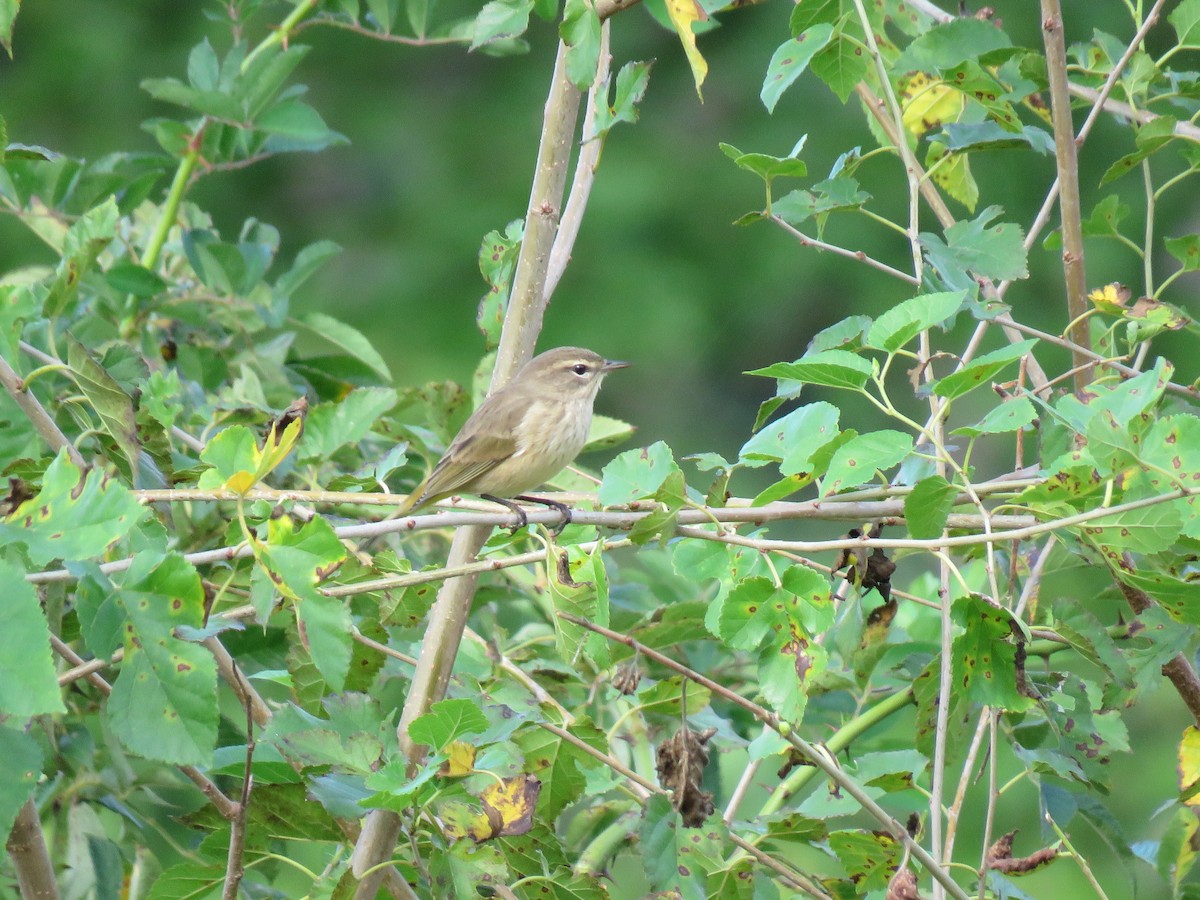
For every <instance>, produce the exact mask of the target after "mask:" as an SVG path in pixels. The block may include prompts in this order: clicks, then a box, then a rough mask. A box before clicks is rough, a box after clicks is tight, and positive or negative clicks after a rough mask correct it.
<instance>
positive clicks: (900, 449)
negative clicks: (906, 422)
mask: <svg viewBox="0 0 1200 900" xmlns="http://www.w3.org/2000/svg"><path fill="white" fill-rule="evenodd" d="M912 449H913V439H912V436H911V435H908V434H905V433H903V432H901V431H890V430H888V429H884V430H882V431H871V432H868V433H867V434H860V435H858V436H857V437H855V438H854V439H853V440H850V441H847V442H846V443H845V444H843V445H842V446H841V447H839V448H838V449H837V451H836V452H835V453H834V454H833V459H832V460H831V461H830V463H829V470H828V471H827V472H826V473H825V477H824V478H823V479H821V491H822V493H823V494H836V493H837V492H838V491H842V490H845V489H846V488H850V487H855V486H857V485H860V484H866V483H867V482H869V481H872V480H874V478H875V473H876V472H877V471H887V470H888V469H890V468H891V467H892V466H894V465H897V464H898V463H899V462H901V461H902V460H903V459H904V458H905V457H907V456H908V455H909V454H910V453H912Z"/></svg>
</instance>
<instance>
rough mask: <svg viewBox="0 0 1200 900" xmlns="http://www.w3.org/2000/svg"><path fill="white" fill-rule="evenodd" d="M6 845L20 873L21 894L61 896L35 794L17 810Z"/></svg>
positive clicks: (53, 899)
mask: <svg viewBox="0 0 1200 900" xmlns="http://www.w3.org/2000/svg"><path fill="white" fill-rule="evenodd" d="M5 849H6V850H8V856H9V858H10V859H11V860H12V865H13V871H15V872H16V874H17V886H18V887H19V888H20V891H21V896H22V897H26V898H30V897H37V898H39V900H58V896H59V894H58V881H57V880H56V879H55V877H54V864H53V863H52V862H51V861H50V853H49V851H48V850H47V849H46V837H45V835H44V834H43V833H42V819H41V816H39V815H38V809H37V804H36V803H34V802H33V797H30V798H29V799H28V800H26V801H25V803H24V805H23V806H22V807H21V808H20V810H18V811H17V818H16V821H14V822H13V827H12V830H11V831H10V832H9V833H8V840H7V841H6V842H5Z"/></svg>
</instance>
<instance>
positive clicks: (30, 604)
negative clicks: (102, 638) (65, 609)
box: [0, 559, 66, 818]
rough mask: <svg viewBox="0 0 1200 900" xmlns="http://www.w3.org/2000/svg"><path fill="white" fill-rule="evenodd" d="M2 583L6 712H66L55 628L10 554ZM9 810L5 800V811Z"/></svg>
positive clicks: (0, 682)
mask: <svg viewBox="0 0 1200 900" xmlns="http://www.w3.org/2000/svg"><path fill="white" fill-rule="evenodd" d="M0 584H3V585H4V586H5V589H4V590H5V596H4V602H3V603H0V715H3V716H9V717H12V718H15V719H26V718H29V717H31V716H41V715H51V714H54V713H61V712H66V708H65V707H64V706H63V703H62V696H61V691H60V689H59V686H58V679H57V673H56V672H55V671H54V660H53V658H52V656H51V653H50V628H49V626H48V624H47V622H46V615H45V613H44V612H42V605H41V602H40V601H39V600H38V596H37V592H36V591H34V589H33V585H31V584H29V583H28V582H26V581H25V573H24V572H23V571H21V570H20V569H18V568H17V567H16V566H14V565H13V564H12V563H11V562H8V561H7V560H4V559H0ZM10 771H11V770H10ZM3 811H4V810H3V802H2V801H0V814H2V813H3ZM0 818H2V815H0Z"/></svg>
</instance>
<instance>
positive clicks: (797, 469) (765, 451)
mask: <svg viewBox="0 0 1200 900" xmlns="http://www.w3.org/2000/svg"><path fill="white" fill-rule="evenodd" d="M840 416H841V411H840V410H839V409H838V408H837V407H836V406H834V405H833V404H832V403H826V402H825V401H823V400H822V401H819V402H817V403H809V404H806V405H804V406H801V407H799V408H798V409H794V410H792V411H791V412H790V413H788V414H787V415H786V416H783V417H782V418H779V419H776V420H775V421H774V422H770V423H768V424H767V425H765V426H763V428H762V430H761V431H759V432H758V434H756V435H754V437H752V438H750V440H748V441H747V442H746V443H745V444H744V445H742V449H741V451H740V452H739V453H738V460H739V461H740V462H743V463H745V462H751V463H753V462H754V461H758V460H761V461H768V462H778V463H779V471H780V472H781V473H782V474H784V475H789V476H791V475H797V474H801V473H807V472H809V471H810V469H811V466H810V465H809V463H810V461H811V459H812V456H813V454H814V453H816V452H817V450H819V449H820V448H821V447H823V446H824V445H825V444H827V443H829V441H831V440H833V439H834V438H835V437H837V434H838V418H839V417H840Z"/></svg>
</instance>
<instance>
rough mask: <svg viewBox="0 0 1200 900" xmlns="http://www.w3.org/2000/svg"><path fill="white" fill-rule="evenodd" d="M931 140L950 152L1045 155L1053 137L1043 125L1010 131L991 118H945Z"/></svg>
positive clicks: (1052, 144)
mask: <svg viewBox="0 0 1200 900" xmlns="http://www.w3.org/2000/svg"><path fill="white" fill-rule="evenodd" d="M988 27H989V28H990V27H991V26H988ZM993 30H994V31H997V32H998V31H999V29H993ZM932 140H934V141H936V142H937V143H938V144H941V145H942V146H943V147H944V148H945V149H946V150H947V151H948V152H950V153H964V152H966V151H972V152H976V153H978V152H986V151H989V150H1034V151H1036V152H1038V153H1041V154H1042V155H1043V156H1046V155H1049V154H1051V153H1053V152H1054V137H1053V136H1052V135H1051V134H1050V133H1049V132H1048V131H1046V130H1045V129H1044V128H1038V127H1037V126H1035V125H1025V126H1023V127H1022V128H1021V130H1020V131H1013V130H1011V129H1009V128H1005V127H1004V126H1003V125H1000V124H998V123H996V122H993V121H992V120H991V119H989V120H987V121H986V122H946V123H945V124H943V126H942V130H941V132H940V133H938V134H936V135H933V137H932Z"/></svg>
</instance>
